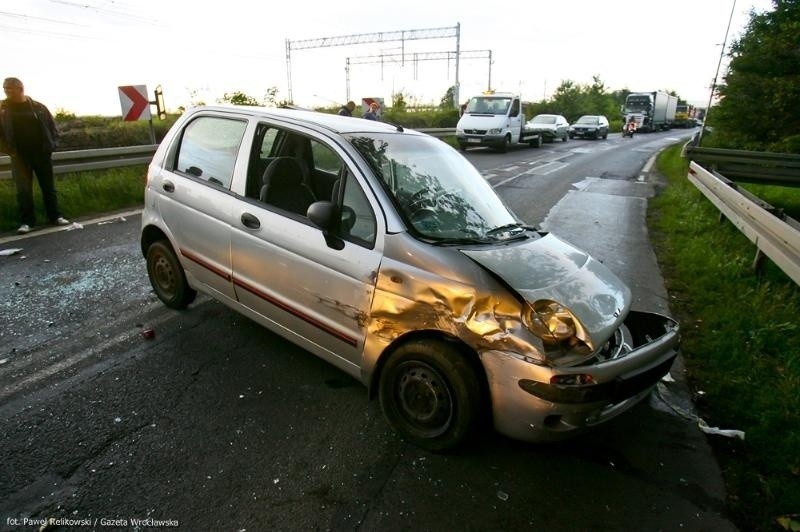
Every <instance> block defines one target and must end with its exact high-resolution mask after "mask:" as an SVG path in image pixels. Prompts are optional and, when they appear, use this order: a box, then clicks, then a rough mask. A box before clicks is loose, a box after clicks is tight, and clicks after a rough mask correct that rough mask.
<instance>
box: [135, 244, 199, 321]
mask: <svg viewBox="0 0 800 532" xmlns="http://www.w3.org/2000/svg"><path fill="white" fill-rule="evenodd" d="M147 276H148V277H149V278H150V284H151V285H152V286H153V290H154V291H155V293H156V295H157V296H158V298H159V299H160V300H161V301H162V302H163V303H164V304H165V305H166V306H168V307H170V308H174V309H178V310H180V309H183V308H186V306H187V305H188V304H189V303H191V302H192V301H194V298H195V297H196V296H197V292H195V291H194V290H193V289H192V288H191V287H190V286H189V284H188V283H187V282H186V274H185V273H184V272H183V268H182V267H181V263H180V262H179V261H178V257H176V256H175V252H174V251H173V250H172V246H170V245H169V242H167V241H166V240H159V241H157V242H153V243H152V244H150V247H149V248H147Z"/></svg>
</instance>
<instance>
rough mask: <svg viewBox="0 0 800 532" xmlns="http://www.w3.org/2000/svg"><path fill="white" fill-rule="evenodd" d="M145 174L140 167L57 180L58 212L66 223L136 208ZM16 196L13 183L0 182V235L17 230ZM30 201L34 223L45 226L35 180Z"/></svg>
mask: <svg viewBox="0 0 800 532" xmlns="http://www.w3.org/2000/svg"><path fill="white" fill-rule="evenodd" d="M145 172H146V167H145V166H144V165H141V166H131V167H125V168H115V169H111V170H97V171H92V172H77V173H70V174H63V175H60V176H57V177H56V191H57V193H58V203H59V207H60V208H61V212H62V213H63V215H64V216H65V217H67V218H69V219H76V218H83V217H86V216H91V215H93V214H100V213H106V212H110V211H116V210H119V209H125V208H129V207H139V206H141V205H142V203H143V202H144V176H145ZM16 194H17V193H16V188H15V187H14V181H13V180H12V179H3V180H2V181H0V232H7V231H12V230H15V229H16V228H17V227H19V224H20V220H19V211H18V209H17V196H16ZM33 197H34V203H35V206H36V220H37V223H40V224H41V223H44V222H45V221H46V220H47V217H46V215H45V211H44V204H43V203H42V194H41V191H40V190H39V185H38V183H36V180H35V178H34V191H33Z"/></svg>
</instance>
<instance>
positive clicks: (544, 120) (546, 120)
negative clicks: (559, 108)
mask: <svg viewBox="0 0 800 532" xmlns="http://www.w3.org/2000/svg"><path fill="white" fill-rule="evenodd" d="M533 123H534V124H555V123H556V117H554V116H543V115H538V116H534V117H533Z"/></svg>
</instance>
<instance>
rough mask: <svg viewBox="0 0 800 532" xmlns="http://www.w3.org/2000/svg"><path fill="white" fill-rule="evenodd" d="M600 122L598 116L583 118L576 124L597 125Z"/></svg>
mask: <svg viewBox="0 0 800 532" xmlns="http://www.w3.org/2000/svg"><path fill="white" fill-rule="evenodd" d="M598 122H600V120H599V119H598V118H597V117H596V116H582V117H580V118H579V119H578V121H577V122H575V123H576V124H597V123H598Z"/></svg>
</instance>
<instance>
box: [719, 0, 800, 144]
mask: <svg viewBox="0 0 800 532" xmlns="http://www.w3.org/2000/svg"><path fill="white" fill-rule="evenodd" d="M773 7H774V10H773V11H771V12H765V13H761V14H758V13H755V12H751V13H750V21H749V23H748V26H747V29H746V30H745V32H744V34H743V35H742V36H741V37H740V38H739V39H738V40H736V41H734V42H733V44H732V45H731V51H730V53H729V57H730V65H729V67H728V72H727V74H726V75H725V77H724V82H723V83H722V84H721V85H720V86H719V87H718V95H719V98H720V103H719V104H718V105H717V106H716V107H715V108H713V109H712V110H710V111H709V120H710V123H711V124H713V125H715V126H717V130H715V132H714V135H713V137H712V138H714V139H715V143H717V144H718V145H721V146H725V147H732V148H740V149H741V148H744V149H756V150H768V151H787V152H792V153H800V135H798V132H800V111H798V110H800V52H799V51H798V50H799V49H798V44H797V43H800V1H799V0H773Z"/></svg>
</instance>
